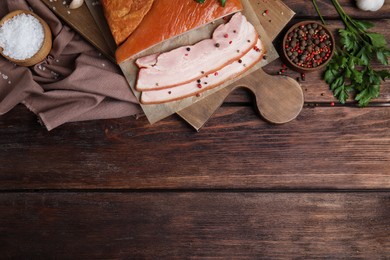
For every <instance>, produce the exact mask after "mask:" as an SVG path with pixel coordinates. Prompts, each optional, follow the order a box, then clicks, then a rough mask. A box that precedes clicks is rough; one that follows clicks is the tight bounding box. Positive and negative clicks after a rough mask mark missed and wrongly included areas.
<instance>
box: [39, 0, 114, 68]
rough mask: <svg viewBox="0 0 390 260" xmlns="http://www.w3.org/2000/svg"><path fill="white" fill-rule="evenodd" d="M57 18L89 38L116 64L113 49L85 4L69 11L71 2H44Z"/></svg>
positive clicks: (47, 0) (59, 0)
mask: <svg viewBox="0 0 390 260" xmlns="http://www.w3.org/2000/svg"><path fill="white" fill-rule="evenodd" d="M42 2H44V3H45V4H46V5H47V6H48V7H49V8H50V9H51V10H52V11H53V12H54V13H55V14H56V15H57V16H59V17H60V18H61V19H62V20H64V21H66V23H67V24H68V25H69V26H70V27H71V28H73V29H74V30H76V31H77V32H78V33H79V34H80V35H81V36H82V37H84V38H88V39H89V42H90V43H91V44H92V45H93V46H95V47H96V48H97V49H98V50H99V51H101V52H102V53H103V54H104V55H105V56H106V57H108V58H109V59H110V60H112V61H113V62H115V58H114V53H113V51H114V50H113V49H112V47H110V46H109V45H108V44H107V42H106V40H105V38H104V37H103V35H102V33H101V31H100V29H99V27H98V26H97V25H96V23H95V20H94V19H93V16H92V15H91V13H90V12H89V10H88V7H87V6H86V5H85V4H83V5H82V6H81V7H80V8H78V9H73V10H71V9H69V8H68V6H67V5H66V4H65V5H64V2H65V3H68V2H70V1H61V0H58V1H52V0H42Z"/></svg>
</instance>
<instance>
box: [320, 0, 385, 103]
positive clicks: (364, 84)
mask: <svg viewBox="0 0 390 260" xmlns="http://www.w3.org/2000/svg"><path fill="white" fill-rule="evenodd" d="M332 3H333V5H334V7H335V8H336V10H337V12H338V14H339V15H340V17H341V19H342V21H343V23H344V25H345V28H344V29H340V30H339V35H340V43H341V45H342V48H336V50H335V54H334V56H333V58H332V59H331V60H330V62H329V64H328V66H327V68H326V70H325V73H324V80H325V81H326V83H328V84H329V86H330V89H331V90H332V92H333V95H334V96H335V97H336V98H338V100H339V101H340V102H341V103H342V104H344V103H345V102H346V100H347V99H348V98H349V94H350V93H351V92H352V91H354V92H355V93H356V96H355V100H356V101H357V102H358V103H359V106H362V107H364V106H367V105H368V104H369V102H370V101H371V100H372V99H373V98H376V97H378V96H379V94H380V85H381V82H382V81H384V80H386V79H389V78H390V72H389V71H388V70H375V69H373V68H372V64H371V62H372V61H373V60H375V59H376V60H378V61H379V62H380V63H381V64H383V65H388V58H389V57H390V50H389V48H388V47H387V42H386V39H385V37H384V36H383V35H382V34H379V33H375V32H370V31H368V29H371V28H373V27H374V25H373V24H372V23H370V22H367V21H358V20H355V19H352V18H351V17H350V16H349V15H347V14H346V13H345V11H344V10H343V8H342V7H341V5H340V4H339V2H338V1H337V0H332ZM313 4H314V6H315V7H316V10H317V12H318V13H319V15H320V17H321V20H323V18H322V16H321V14H320V12H319V10H318V6H317V4H316V1H315V0H313Z"/></svg>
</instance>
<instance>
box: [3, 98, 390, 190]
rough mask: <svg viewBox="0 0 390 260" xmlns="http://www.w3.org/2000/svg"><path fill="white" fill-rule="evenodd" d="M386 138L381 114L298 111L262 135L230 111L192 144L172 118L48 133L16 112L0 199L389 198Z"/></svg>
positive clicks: (9, 119)
mask: <svg viewBox="0 0 390 260" xmlns="http://www.w3.org/2000/svg"><path fill="white" fill-rule="evenodd" d="M29 122H30V123H29ZM389 128H390V108H389V107H382V108H365V109H358V108H347V107H315V108H308V107H306V108H305V109H304V110H303V111H302V113H301V114H300V115H299V116H298V118H297V119H296V120H294V121H292V122H290V123H288V124H285V125H271V124H269V123H266V122H264V121H262V120H259V116H258V115H257V114H256V113H255V112H254V109H253V108H251V107H242V106H237V107H236V106H233V107H222V108H221V109H220V110H218V111H217V114H216V115H215V116H214V117H213V119H212V120H210V121H209V122H208V124H207V125H206V126H205V128H204V131H202V132H200V133H197V134H195V133H194V131H193V130H192V129H191V128H190V127H189V126H187V125H186V123H185V122H183V121H180V120H178V118H177V117H170V118H169V119H167V120H164V121H162V122H160V123H158V124H156V125H153V126H150V125H149V124H148V123H147V120H146V118H142V119H139V120H134V119H131V118H127V119H126V118H125V119H116V120H100V121H92V122H83V123H72V124H67V125H66V126H63V127H60V128H58V129H56V130H55V131H52V132H47V131H46V130H45V129H44V127H41V126H39V125H38V124H37V123H36V119H35V116H33V115H32V114H28V113H27V111H25V109H24V108H23V107H18V109H15V110H13V111H11V112H10V113H8V114H6V115H5V116H3V118H2V120H1V121H0V129H2V130H1V138H0V147H1V149H0V173H1V174H0V189H2V190H12V189H96V188H108V189H114V188H121V189H122V188H124V189H156V188H159V189H166V188H168V189H186V188H204V189H213V188H222V189H229V188H245V189H246V188H248V189H252V188H259V189H279V188H281V189H300V188H303V189H320V188H323V189H377V188H378V189H386V188H387V189H389V188H390V172H389V163H390V148H389V147H390V132H389V131H388V129H389ZM134 158H136V159H134Z"/></svg>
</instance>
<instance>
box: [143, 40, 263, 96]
mask: <svg viewBox="0 0 390 260" xmlns="http://www.w3.org/2000/svg"><path fill="white" fill-rule="evenodd" d="M264 53H265V49H264V46H263V44H262V42H261V40H260V39H258V40H257V43H256V45H255V46H254V47H253V48H251V49H250V50H249V52H247V53H246V54H245V55H244V56H243V57H241V58H240V59H238V60H237V61H234V62H232V63H230V64H228V65H227V66H225V67H223V68H221V69H220V70H218V71H215V72H213V73H211V74H208V75H204V76H203V77H201V78H199V79H197V80H193V81H191V82H189V83H186V84H183V85H180V86H176V87H172V88H168V89H162V90H153V91H144V92H142V94H141V103H142V104H160V103H165V102H170V101H175V100H178V99H182V98H185V97H189V96H195V95H197V94H199V93H201V92H203V91H206V90H209V89H212V88H214V87H216V86H219V85H220V84H222V83H224V82H226V81H227V80H229V79H232V78H234V77H237V76H239V75H241V74H243V73H244V72H245V71H247V70H248V69H250V68H251V67H253V66H254V65H255V64H256V63H257V62H259V61H260V60H261V59H262V57H263V55H264Z"/></svg>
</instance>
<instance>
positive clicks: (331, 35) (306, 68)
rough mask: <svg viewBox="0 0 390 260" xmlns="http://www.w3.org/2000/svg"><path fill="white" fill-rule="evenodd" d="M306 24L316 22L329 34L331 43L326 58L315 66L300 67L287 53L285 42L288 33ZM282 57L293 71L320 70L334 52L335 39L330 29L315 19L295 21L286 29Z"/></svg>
mask: <svg viewBox="0 0 390 260" xmlns="http://www.w3.org/2000/svg"><path fill="white" fill-rule="evenodd" d="M308 24H317V26H321V27H322V29H323V30H325V32H326V34H327V35H329V40H330V42H331V45H330V47H329V48H330V53H329V56H328V57H327V58H326V60H324V61H323V62H322V63H321V64H319V65H317V67H310V68H308V67H302V66H298V65H297V64H296V63H294V62H293V61H292V60H291V59H290V57H289V56H288V55H287V50H286V45H287V42H288V39H289V37H290V36H289V34H290V33H294V30H295V29H297V28H298V29H299V28H301V26H302V25H303V26H306V25H308ZM282 48H283V58H284V61H285V62H286V64H287V65H288V66H289V67H290V68H292V69H293V70H295V71H298V72H302V73H304V72H312V71H317V70H320V69H322V68H324V67H325V66H326V65H327V64H328V63H329V61H330V60H331V59H332V56H333V54H334V51H335V40H334V37H333V34H332V33H331V31H330V30H329V29H328V28H327V27H326V26H324V25H323V24H322V23H319V22H317V21H302V22H299V23H296V24H294V25H293V26H292V27H291V28H290V29H289V30H288V31H287V33H286V34H285V36H284V38H283V46H282Z"/></svg>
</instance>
